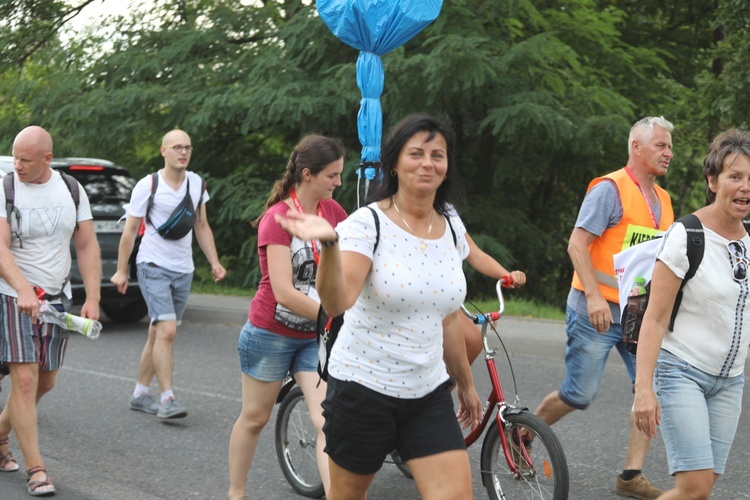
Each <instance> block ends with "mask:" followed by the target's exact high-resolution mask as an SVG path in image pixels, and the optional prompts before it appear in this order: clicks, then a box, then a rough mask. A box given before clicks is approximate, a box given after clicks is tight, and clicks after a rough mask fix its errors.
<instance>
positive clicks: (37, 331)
mask: <svg viewBox="0 0 750 500" xmlns="http://www.w3.org/2000/svg"><path fill="white" fill-rule="evenodd" d="M0 329H1V330H2V332H1V333H2V336H1V337H0V361H3V362H5V363H39V370H40V371H47V372H48V371H55V370H59V369H60V368H61V367H62V364H63V358H64V357H65V349H66V348H67V347H68V335H69V332H67V331H66V330H63V329H62V328H61V327H59V326H57V325H53V324H49V323H37V324H32V323H31V316H28V315H26V314H23V313H21V312H20V311H19V310H18V301H17V299H16V298H15V297H11V296H9V295H3V294H0Z"/></svg>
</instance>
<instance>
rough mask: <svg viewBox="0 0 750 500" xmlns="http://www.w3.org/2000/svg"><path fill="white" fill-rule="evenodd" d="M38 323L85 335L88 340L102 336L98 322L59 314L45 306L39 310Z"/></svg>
mask: <svg viewBox="0 0 750 500" xmlns="http://www.w3.org/2000/svg"><path fill="white" fill-rule="evenodd" d="M39 321H41V322H42V323H54V324H55V325H58V326H61V327H63V328H64V329H66V330H69V331H71V332H76V333H80V334H82V335H85V336H86V337H88V338H90V339H98V338H99V336H100V335H101V334H102V324H101V323H99V322H98V321H96V320H93V319H89V318H82V317H81V316H76V315H75V314H70V313H66V312H61V311H58V310H57V309H55V308H54V307H52V306H49V305H47V304H44V305H42V307H41V308H40V309H39Z"/></svg>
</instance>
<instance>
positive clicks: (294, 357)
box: [237, 321, 318, 382]
mask: <svg viewBox="0 0 750 500" xmlns="http://www.w3.org/2000/svg"><path fill="white" fill-rule="evenodd" d="M237 351H238V352H239V354H240V368H241V369H242V373H244V374H246V375H247V376H248V377H252V378H254V379H256V380H260V381H262V382H275V381H277V380H283V379H284V377H286V376H287V374H288V373H291V374H292V375H294V374H295V373H297V372H316V371H317V370H318V341H317V340H316V339H314V338H313V339H295V338H292V337H285V336H284V335H279V334H278V333H273V332H271V331H268V330H264V329H263V328H258V327H256V326H253V325H252V324H251V323H250V322H249V321H248V322H247V323H245V326H244V327H243V328H242V332H240V339H239V341H238V342H237Z"/></svg>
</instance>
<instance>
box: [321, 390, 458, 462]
mask: <svg viewBox="0 0 750 500" xmlns="http://www.w3.org/2000/svg"><path fill="white" fill-rule="evenodd" d="M450 385H451V382H450V381H447V382H445V383H443V384H441V385H440V386H438V387H437V389H435V390H434V391H432V392H431V393H429V394H427V395H426V396H424V397H421V398H416V399H404V398H394V397H392V396H386V395H384V394H380V393H379V392H376V391H373V390H372V389H368V388H367V387H365V386H363V385H361V384H358V383H356V382H345V381H341V380H337V379H335V378H333V377H330V376H329V377H328V388H327V391H326V399H325V400H324V401H323V417H325V424H323V432H324V433H325V435H326V447H325V452H326V453H327V454H328V456H329V457H330V458H331V460H333V461H334V462H335V463H336V464H337V465H338V466H339V467H342V468H344V469H346V470H348V471H350V472H354V473H355V474H374V473H375V472H377V471H378V470H380V468H381V467H382V466H383V460H385V457H386V456H387V455H388V454H389V453H390V452H391V451H393V450H394V449H395V450H398V453H399V455H400V456H401V459H402V460H403V461H404V462H406V461H408V460H411V459H412V458H419V457H427V456H430V455H436V454H438V453H443V452H445V451H451V450H465V449H466V443H465V442H464V436H463V433H462V431H461V427H460V425H459V423H458V419H457V418H456V413H455V410H454V409H453V399H452V397H451V393H450Z"/></svg>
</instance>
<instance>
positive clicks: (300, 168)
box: [227, 134, 346, 500]
mask: <svg viewBox="0 0 750 500" xmlns="http://www.w3.org/2000/svg"><path fill="white" fill-rule="evenodd" d="M343 169H344V148H343V146H342V145H341V144H340V143H339V142H338V141H336V140H334V139H331V138H328V137H324V136H322V135H317V134H310V135H308V136H307V137H305V138H304V139H302V141H301V142H300V143H299V144H297V146H296V147H295V148H294V151H292V154H291V155H290V157H289V161H288V162H287V165H286V169H285V170H284V174H283V176H282V177H281V179H279V180H278V181H276V183H275V184H274V186H273V189H272V192H271V196H270V198H268V201H267V202H266V205H265V209H264V211H263V213H262V214H261V215H260V217H258V218H257V219H256V220H255V221H253V226H255V227H257V228H258V258H259V261H260V269H261V274H262V276H261V280H260V284H259V285H258V291H257V292H256V294H255V297H254V298H253V301H252V303H251V305H250V312H249V314H248V322H247V324H246V325H245V327H244V328H243V329H242V332H241V334H240V338H239V342H238V351H239V355H240V366H241V369H242V413H241V414H240V416H239V418H238V419H237V422H236V423H235V424H234V428H233V429H232V436H231V438H230V441H229V481H230V485H229V492H228V495H227V499H229V500H235V499H246V498H247V496H245V491H246V490H245V483H246V479H247V474H248V472H249V471H250V466H251V464H252V461H253V456H254V454H255V448H256V446H257V444H258V437H259V436H260V432H261V431H262V430H263V427H265V425H266V423H268V420H269V418H270V416H271V411H272V410H273V406H274V404H275V403H276V397H277V396H278V394H279V390H280V389H281V385H282V382H283V380H284V378H285V377H286V376H287V373H291V375H292V376H293V377H294V379H295V381H296V382H297V385H299V387H300V388H301V389H302V392H303V394H304V396H305V402H306V403H307V407H308V409H309V411H310V419H311V420H312V423H313V425H314V426H315V428H316V429H317V431H318V442H317V446H316V452H317V455H318V470H319V472H320V476H321V479H322V481H323V486H324V488H325V489H326V490H327V489H328V484H329V480H328V460H327V459H326V458H325V455H324V454H323V449H324V447H325V437H324V435H323V432H322V426H323V414H322V409H321V407H320V403H321V401H322V400H323V397H324V396H325V388H326V384H325V383H321V382H320V377H319V376H318V373H317V367H318V347H317V337H316V333H315V326H316V319H317V316H318V309H319V308H320V300H319V299H318V294H317V293H316V291H315V280H316V272H317V263H318V260H319V259H320V251H321V248H320V243H319V242H318V241H315V240H311V239H310V238H307V239H300V238H296V237H294V236H291V235H290V234H289V233H287V232H286V231H285V230H284V229H283V228H281V227H280V226H279V225H278V224H277V223H276V221H275V219H274V216H275V215H276V214H286V212H287V211H289V210H294V211H295V212H297V213H303V214H304V213H307V214H317V215H318V216H320V217H321V218H322V219H323V220H325V221H326V223H328V224H330V225H331V226H332V227H335V226H336V225H337V224H338V223H339V222H341V221H342V220H344V219H345V218H346V212H345V211H344V209H343V208H342V207H341V205H339V204H338V203H337V202H336V201H334V200H333V198H332V196H333V191H334V189H336V188H337V187H338V186H340V185H341V172H342V170H343Z"/></svg>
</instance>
